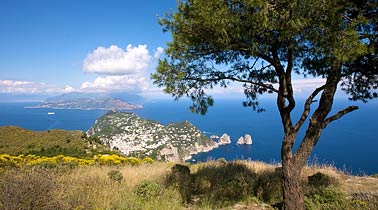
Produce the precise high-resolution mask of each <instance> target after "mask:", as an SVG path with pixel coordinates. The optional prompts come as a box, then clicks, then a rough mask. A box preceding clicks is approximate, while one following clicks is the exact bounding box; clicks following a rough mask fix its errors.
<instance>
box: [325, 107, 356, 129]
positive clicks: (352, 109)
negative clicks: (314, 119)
mask: <svg viewBox="0 0 378 210" xmlns="http://www.w3.org/2000/svg"><path fill="white" fill-rule="evenodd" d="M357 109H358V106H348V107H347V108H345V109H343V110H341V111H339V112H337V113H336V114H335V115H333V116H331V117H328V118H327V119H325V120H324V122H323V128H325V127H327V125H328V124H329V123H331V122H333V121H335V120H338V119H339V118H341V117H342V116H344V115H345V114H348V113H349V112H352V111H354V110H357Z"/></svg>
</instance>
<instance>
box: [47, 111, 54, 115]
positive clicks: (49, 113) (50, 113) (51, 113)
mask: <svg viewBox="0 0 378 210" xmlns="http://www.w3.org/2000/svg"><path fill="white" fill-rule="evenodd" d="M47 114H48V115H53V114H55V112H47Z"/></svg>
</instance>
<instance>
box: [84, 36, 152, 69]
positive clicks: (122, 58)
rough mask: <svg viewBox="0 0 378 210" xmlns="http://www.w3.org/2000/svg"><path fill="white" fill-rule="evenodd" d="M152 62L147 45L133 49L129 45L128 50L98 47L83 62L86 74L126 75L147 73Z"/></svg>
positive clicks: (113, 46)
mask: <svg viewBox="0 0 378 210" xmlns="http://www.w3.org/2000/svg"><path fill="white" fill-rule="evenodd" d="M150 62H151V56H150V54H149V52H148V50H147V45H138V47H133V46H132V45H131V44H129V45H128V46H127V48H126V50H123V49H121V48H119V47H118V46H116V45H111V46H110V47H109V48H104V47H98V48H97V49H96V50H94V51H93V52H91V53H90V54H88V56H87V57H86V58H85V60H84V62H83V70H84V71H85V72H91V73H98V74H107V75H126V74H135V73H140V72H145V71H146V70H147V68H148V67H149V65H150Z"/></svg>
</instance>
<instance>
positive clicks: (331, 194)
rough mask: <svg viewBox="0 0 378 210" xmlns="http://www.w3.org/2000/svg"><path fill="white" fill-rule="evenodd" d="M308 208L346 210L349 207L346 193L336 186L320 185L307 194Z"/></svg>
mask: <svg viewBox="0 0 378 210" xmlns="http://www.w3.org/2000/svg"><path fill="white" fill-rule="evenodd" d="M304 201H305V206H306V209H308V210H344V209H348V202H347V200H346V197H345V195H344V194H343V193H342V192H341V191H340V190H339V189H337V188H335V187H319V188H316V189H313V190H312V191H311V192H310V194H309V195H307V196H305V199H304Z"/></svg>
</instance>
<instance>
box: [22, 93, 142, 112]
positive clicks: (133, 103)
mask: <svg viewBox="0 0 378 210" xmlns="http://www.w3.org/2000/svg"><path fill="white" fill-rule="evenodd" d="M141 101H142V98H141V97H140V96H138V95H134V94H125V93H122V94H121V93H112V94H107V93H80V92H72V93H67V94H62V95H58V96H54V97H51V98H48V99H46V100H45V101H44V102H43V103H41V104H39V105H36V106H29V107H27V108H51V109H84V110H95V109H96V110H135V109H141V108H143V106H142V105H141Z"/></svg>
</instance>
